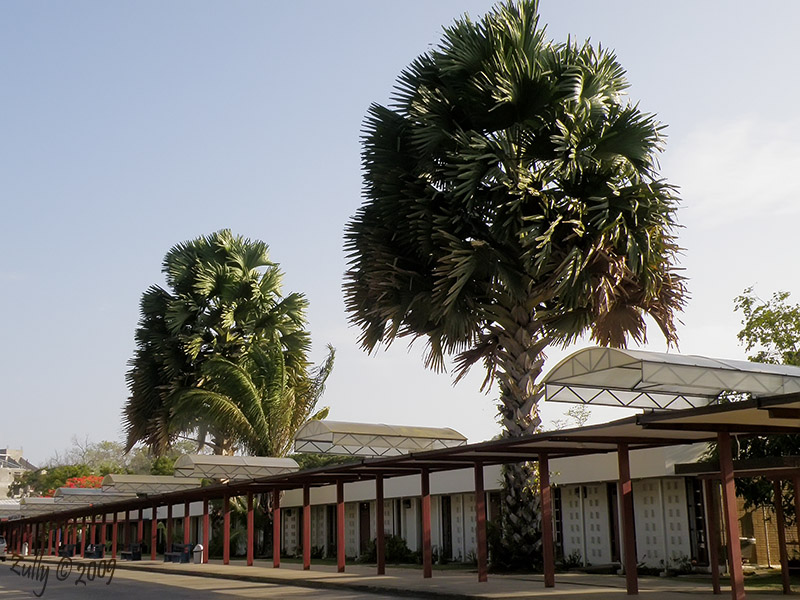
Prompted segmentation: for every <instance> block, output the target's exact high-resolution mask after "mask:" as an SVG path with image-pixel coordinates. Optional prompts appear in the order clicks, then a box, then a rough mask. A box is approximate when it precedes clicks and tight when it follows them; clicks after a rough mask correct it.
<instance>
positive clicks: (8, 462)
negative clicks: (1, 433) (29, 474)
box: [0, 448, 36, 498]
mask: <svg viewBox="0 0 800 600" xmlns="http://www.w3.org/2000/svg"><path fill="white" fill-rule="evenodd" d="M35 470H36V467H35V466H33V465H32V464H31V463H29V462H28V461H27V460H25V459H24V458H23V457H22V450H14V449H11V448H0V498H6V497H7V496H8V490H9V488H10V487H11V484H12V483H14V478H15V477H16V476H17V475H22V474H23V473H24V472H25V471H35Z"/></svg>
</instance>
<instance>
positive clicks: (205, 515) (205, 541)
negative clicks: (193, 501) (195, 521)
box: [203, 498, 211, 564]
mask: <svg viewBox="0 0 800 600" xmlns="http://www.w3.org/2000/svg"><path fill="white" fill-rule="evenodd" d="M210 525H211V523H210V521H209V518H208V498H203V564H208V542H209V530H208V528H209V527H210Z"/></svg>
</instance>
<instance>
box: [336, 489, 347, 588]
mask: <svg viewBox="0 0 800 600" xmlns="http://www.w3.org/2000/svg"><path fill="white" fill-rule="evenodd" d="M344 545H345V542H344V482H343V481H342V480H341V479H339V480H337V481H336V568H337V570H338V571H339V573H344V563H345V560H344Z"/></svg>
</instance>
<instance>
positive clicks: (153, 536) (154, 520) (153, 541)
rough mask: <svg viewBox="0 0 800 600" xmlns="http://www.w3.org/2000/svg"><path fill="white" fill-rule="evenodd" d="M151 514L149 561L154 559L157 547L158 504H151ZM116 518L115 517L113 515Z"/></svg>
mask: <svg viewBox="0 0 800 600" xmlns="http://www.w3.org/2000/svg"><path fill="white" fill-rule="evenodd" d="M152 511H153V514H152V516H151V518H150V560H155V559H156V546H157V545H158V504H153V508H152ZM114 516H115V517H116V515H114Z"/></svg>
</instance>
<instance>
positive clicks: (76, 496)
mask: <svg viewBox="0 0 800 600" xmlns="http://www.w3.org/2000/svg"><path fill="white" fill-rule="evenodd" d="M131 498H136V494H132V493H120V492H118V491H116V490H109V489H103V488H69V487H60V488H58V489H57V490H56V493H55V496H54V499H55V501H56V503H57V504H60V503H62V502H63V503H65V504H74V503H76V502H84V503H87V504H103V503H105V502H119V501H120V500H130V499H131Z"/></svg>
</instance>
